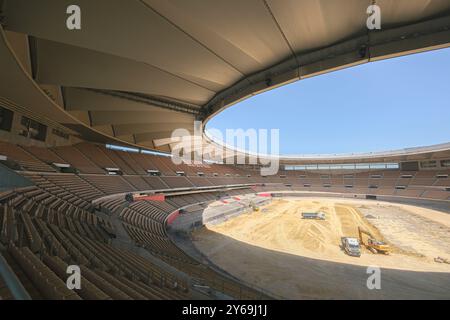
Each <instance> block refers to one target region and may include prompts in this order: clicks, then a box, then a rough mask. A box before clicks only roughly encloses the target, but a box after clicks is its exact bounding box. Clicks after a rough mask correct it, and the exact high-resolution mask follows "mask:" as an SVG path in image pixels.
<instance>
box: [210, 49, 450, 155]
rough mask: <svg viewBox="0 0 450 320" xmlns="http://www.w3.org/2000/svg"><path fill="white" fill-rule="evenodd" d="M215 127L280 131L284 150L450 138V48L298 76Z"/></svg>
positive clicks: (368, 147) (372, 147)
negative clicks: (307, 75) (308, 77)
mask: <svg viewBox="0 0 450 320" xmlns="http://www.w3.org/2000/svg"><path fill="white" fill-rule="evenodd" d="M207 128H215V129H219V130H221V131H222V132H224V133H225V130H226V129H238V128H242V129H244V130H246V129H249V128H255V129H280V153H281V154H317V153H319V154H324V153H326V154H328V153H349V152H370V151H383V150H393V149H401V148H405V147H416V146H425V145H431V144H437V143H443V142H450V49H443V50H437V51H431V52H426V53H421V54H415V55H410V56H405V57H400V58H395V59H389V60H384V61H379V62H373V63H368V64H364V65H362V66H357V67H353V68H348V69H345V70H340V71H337V72H333V73H328V74H325V75H321V76H318V77H314V78H310V79H306V80H302V81H297V82H295V83H292V84H289V85H286V86H283V87H280V88H277V89H274V90H271V91H268V92H265V93H262V94H260V95H257V96H255V97H252V98H250V99H247V100H245V101H243V102H240V103H238V104H236V105H234V106H232V107H230V108H228V109H226V110H225V111H223V112H222V113H220V114H218V115H217V116H216V117H215V118H213V119H212V120H211V121H210V122H209V123H208V126H207Z"/></svg>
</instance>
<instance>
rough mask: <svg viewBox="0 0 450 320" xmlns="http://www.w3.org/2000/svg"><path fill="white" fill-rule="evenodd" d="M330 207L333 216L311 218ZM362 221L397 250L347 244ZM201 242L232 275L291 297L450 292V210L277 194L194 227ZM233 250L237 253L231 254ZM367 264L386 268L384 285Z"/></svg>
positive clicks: (440, 294)
mask: <svg viewBox="0 0 450 320" xmlns="http://www.w3.org/2000/svg"><path fill="white" fill-rule="evenodd" d="M311 211H312V212H315V211H322V212H325V214H326V220H303V219H301V213H302V212H311ZM358 226H360V227H362V228H364V229H366V230H369V231H370V232H371V233H372V234H373V235H374V236H375V237H376V238H377V239H379V240H383V241H385V242H387V243H388V244H389V245H390V246H391V247H392V249H393V252H392V253H391V254H390V255H388V256H386V255H378V254H372V253H371V252H370V251H368V250H367V249H363V251H362V255H361V257H360V258H355V257H350V256H347V255H346V254H345V253H344V252H343V251H342V250H341V248H340V246H339V244H340V239H341V237H342V236H350V237H358ZM194 243H195V245H196V247H197V248H198V249H199V250H200V251H201V252H202V253H203V254H204V255H205V256H207V257H208V259H209V260H210V261H211V262H212V263H214V264H216V265H217V266H219V267H220V268H222V269H223V270H225V271H227V272H229V273H231V274H232V275H234V276H236V277H238V278H240V279H242V280H244V281H245V282H248V283H250V284H255V285H257V286H259V287H262V288H265V289H268V290H269V291H272V292H274V293H276V294H277V295H281V296H283V297H286V298H294V299H296V298H332V299H341V298H343V299H354V298H356V299H365V298H375V299H377V298H385V299H386V298H387V299H396V298H406V299H414V298H430V299H435V298H444V299H450V265H449V264H444V263H437V262H435V261H434V258H436V257H443V258H447V259H450V215H449V214H445V213H441V212H437V211H433V210H428V209H422V208H419V207H411V206H406V205H394V204H388V203H381V202H373V201H366V200H351V199H350V200H346V199H326V198H301V199H289V200H275V201H274V202H273V203H272V204H270V205H268V206H266V207H265V208H264V209H263V210H261V211H259V212H254V213H252V214H249V215H242V216H239V217H236V218H233V219H231V220H229V221H226V222H224V223H222V224H220V225H215V226H207V228H204V229H202V230H200V231H198V232H196V233H195V234H194ZM230 257H232V258H230ZM367 266H378V267H380V268H381V279H382V283H381V287H382V288H381V290H369V289H367V286H366V280H367V277H368V276H369V275H368V274H367Z"/></svg>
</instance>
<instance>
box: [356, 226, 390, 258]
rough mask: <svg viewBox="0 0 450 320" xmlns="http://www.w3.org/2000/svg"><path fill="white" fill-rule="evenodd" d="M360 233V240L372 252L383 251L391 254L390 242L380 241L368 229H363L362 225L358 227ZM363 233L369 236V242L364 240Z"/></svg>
mask: <svg viewBox="0 0 450 320" xmlns="http://www.w3.org/2000/svg"><path fill="white" fill-rule="evenodd" d="M358 233H359V242H360V243H361V244H362V245H364V246H366V248H367V249H369V251H370V252H372V253H375V254H376V253H382V254H389V252H390V251H391V248H390V247H389V245H388V244H386V243H384V242H382V241H378V240H376V239H375V237H374V236H373V235H372V234H371V233H370V232H369V231H367V230H364V229H362V228H361V227H358ZM363 234H365V235H367V236H368V239H367V243H365V242H364V239H363Z"/></svg>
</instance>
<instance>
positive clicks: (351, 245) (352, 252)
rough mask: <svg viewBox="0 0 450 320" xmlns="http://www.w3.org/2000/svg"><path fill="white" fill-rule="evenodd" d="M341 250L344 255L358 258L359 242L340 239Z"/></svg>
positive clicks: (359, 253)
mask: <svg viewBox="0 0 450 320" xmlns="http://www.w3.org/2000/svg"><path fill="white" fill-rule="evenodd" d="M341 242H342V249H343V250H344V251H345V253H346V254H348V255H349V256H352V257H360V256H361V249H360V245H359V241H358V239H356V238H349V237H342V238H341Z"/></svg>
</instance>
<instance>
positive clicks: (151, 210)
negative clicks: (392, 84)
mask: <svg viewBox="0 0 450 320" xmlns="http://www.w3.org/2000/svg"><path fill="white" fill-rule="evenodd" d="M379 14H380V15H381V20H380V19H379V18H380V17H379V16H378V15H379ZM449 46H450V2H449V1H448V0H432V1H425V0H395V1H394V0H377V1H372V0H370V1H369V0H343V1H325V0H322V1H319V0H317V1H314V0H305V1H303V0H246V1H230V0H214V1H206V0H189V1H187V0H173V1H158V0H128V1H123V0H122V1H121V0H95V1H94V0H89V1H88V0H76V1H67V0H58V1H56V0H36V1H27V0H0V300H273V299H276V300H278V299H280V300H286V299H348V300H367V299H383V300H386V299H388V300H390V299H412V300H415V299H439V300H441V299H444V300H448V299H450V177H449V175H450V142H449V141H450V139H447V142H443V143H441V142H440V143H437V144H431V145H426V146H417V145H416V146H415V147H409V146H405V147H404V148H398V149H395V150H391V151H383V150H378V151H369V152H356V151H355V152H348V153H332V152H330V153H321V154H302V155H292V154H291V155H289V154H281V155H279V154H274V152H273V151H274V150H275V149H276V146H273V145H271V146H270V147H269V148H266V150H265V152H254V150H250V149H248V148H246V147H245V146H244V147H243V146H242V145H238V146H232V145H230V144H228V143H227V141H225V139H222V141H221V139H216V137H214V136H213V135H211V134H209V133H208V130H207V126H208V124H209V123H211V122H213V121H215V120H216V119H219V117H220V116H221V115H223V114H225V113H226V112H227V111H228V110H232V109H236V110H237V109H239V108H240V107H239V103H242V102H245V101H250V100H251V99H253V98H255V97H262V96H263V95H265V94H269V93H271V92H276V91H277V90H280V89H282V88H284V87H286V86H288V85H291V84H294V83H298V84H299V85H300V86H301V85H302V83H303V82H306V81H310V80H312V79H313V78H314V79H316V78H317V79H319V78H320V79H322V78H326V77H328V76H329V75H330V74H340V73H342V72H344V70H352V69H354V68H359V67H360V66H363V65H366V64H367V65H371V64H375V63H378V62H381V61H384V60H389V59H392V61H396V59H401V58H402V57H404V56H409V55H417V56H420V55H422V54H427V53H429V52H431V51H436V52H440V51H443V50H447V49H446V48H448V47H449ZM447 63H448V62H447ZM448 66H449V64H447V65H446V66H442V68H445V67H448ZM411 67H414V66H411ZM446 85H448V80H447V83H446ZM444 91H448V88H447V89H446V90H444ZM324 92H326V89H325V88H324ZM323 95H326V94H325V93H324V94H323ZM398 96H399V97H401V90H399V93H398ZM444 104H447V108H448V101H444ZM364 107H365V105H364V104H361V108H364ZM252 112H253V113H254V114H255V117H256V113H258V111H257V109H256V110H255V111H252ZM273 112H274V113H275V112H277V110H276V108H275V107H274V109H273ZM442 117H443V118H444V116H442ZM343 118H344V116H343ZM380 119H381V120H380ZM244 120H245V121H246V122H248V125H249V126H252V121H253V118H252V117H248V118H245V119H244ZM447 120H449V119H447ZM286 121H287V119H286ZM336 121H340V120H336ZM377 121H379V122H380V124H379V128H380V131H381V130H383V129H382V121H383V118H377ZM423 121H425V119H423ZM447 123H448V122H447ZM269 129H271V128H269ZM436 130H437V129H436ZM281 133H282V132H281ZM332 134H333V133H332V132H330V137H331V135H332ZM273 137H274V136H272V138H273ZM247 138H251V137H249V136H245V137H244V138H243V139H244V140H245V139H247ZM281 139H283V135H282V134H281ZM330 139H331V138H330ZM392 139H393V140H395V137H393V138H392ZM244 140H242V141H244ZM341 143H342V144H345V143H346V142H345V141H343V142H342V141H341ZM369 149H370V148H369ZM1 304H2V302H0V305H1Z"/></svg>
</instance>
